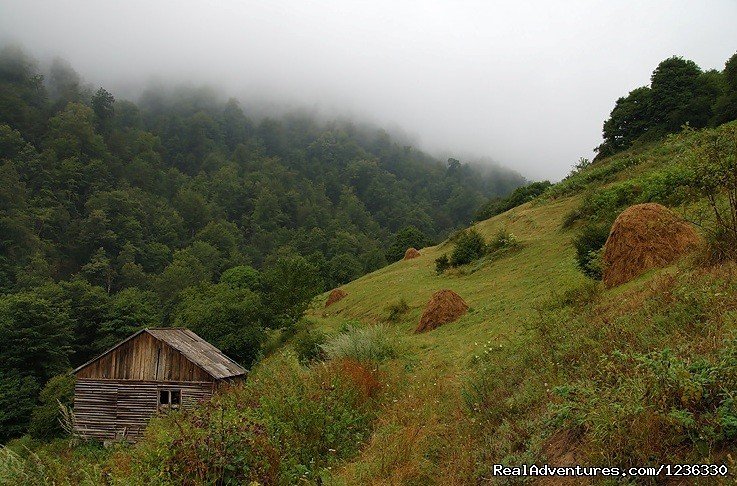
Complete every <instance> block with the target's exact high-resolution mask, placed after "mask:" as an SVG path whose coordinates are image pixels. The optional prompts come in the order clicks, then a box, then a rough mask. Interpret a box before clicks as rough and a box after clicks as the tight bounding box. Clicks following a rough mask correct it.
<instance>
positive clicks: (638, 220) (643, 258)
mask: <svg viewBox="0 0 737 486" xmlns="http://www.w3.org/2000/svg"><path fill="white" fill-rule="evenodd" d="M700 241H701V238H700V236H699V234H698V233H697V232H696V230H694V229H693V228H692V227H691V225H689V224H688V223H687V222H686V221H684V220H682V219H681V218H679V217H678V216H677V215H676V214H674V213H673V212H672V211H670V210H669V209H668V208H666V207H665V206H661V205H660V204H653V203H648V204H636V205H634V206H630V207H629V208H627V209H625V210H624V211H623V212H622V214H620V215H619V216H618V217H617V219H616V220H615V221H614V225H612V230H611V232H610V233H609V238H608V239H607V241H606V244H605V245H604V256H603V261H602V266H603V280H604V284H605V285H606V286H607V287H614V286H615V285H619V284H622V283H625V282H629V281H630V280H632V279H633V278H635V277H637V276H639V275H642V274H643V273H645V272H646V271H647V270H650V269H652V268H658V267H664V266H667V265H669V264H671V263H673V262H674V261H676V260H677V259H678V258H679V257H681V256H682V255H684V254H685V253H687V252H688V251H690V250H692V249H693V248H694V247H696V246H697V245H698V244H699V242H700Z"/></svg>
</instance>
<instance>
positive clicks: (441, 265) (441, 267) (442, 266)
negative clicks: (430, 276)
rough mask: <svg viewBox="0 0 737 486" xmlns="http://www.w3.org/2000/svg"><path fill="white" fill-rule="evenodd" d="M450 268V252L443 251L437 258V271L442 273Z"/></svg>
mask: <svg viewBox="0 0 737 486" xmlns="http://www.w3.org/2000/svg"><path fill="white" fill-rule="evenodd" d="M449 268H450V260H449V259H448V254H447V253H443V254H442V255H441V256H439V257H438V258H436V259H435V272H436V273H437V274H438V275H440V274H441V273H443V272H445V271H446V270H447V269H449Z"/></svg>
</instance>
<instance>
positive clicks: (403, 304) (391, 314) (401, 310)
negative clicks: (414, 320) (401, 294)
mask: <svg viewBox="0 0 737 486" xmlns="http://www.w3.org/2000/svg"><path fill="white" fill-rule="evenodd" d="M386 310H387V312H388V315H387V317H386V320H387V321H388V322H397V321H399V319H400V318H401V317H402V316H403V315H405V314H406V313H407V312H409V304H407V301H406V300H404V298H401V299H399V300H398V301H396V302H394V303H392V304H389V305H388V306H386Z"/></svg>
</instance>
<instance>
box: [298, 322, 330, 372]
mask: <svg viewBox="0 0 737 486" xmlns="http://www.w3.org/2000/svg"><path fill="white" fill-rule="evenodd" d="M323 344H325V334H324V333H323V332H321V331H319V330H316V329H311V330H302V331H299V332H298V333H297V334H296V335H295V336H294V350H295V351H296V353H297V358H298V359H299V361H300V363H303V364H304V363H311V362H313V361H318V360H321V359H323V358H324V357H325V353H324V351H323V350H322V345H323Z"/></svg>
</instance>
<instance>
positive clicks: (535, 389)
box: [310, 133, 737, 484]
mask: <svg viewBox="0 0 737 486" xmlns="http://www.w3.org/2000/svg"><path fill="white" fill-rule="evenodd" d="M697 136H698V135H695V134H693V133H685V134H682V135H680V136H678V137H673V138H671V139H670V140H668V141H666V142H664V143H658V144H653V145H651V146H649V147H645V148H640V149H637V150H632V151H629V152H625V153H622V154H619V155H617V156H615V157H611V158H610V159H605V160H603V161H601V162H599V163H597V164H594V165H592V166H589V167H588V168H586V169H584V170H581V171H578V172H577V173H574V174H572V176H571V177H569V178H568V179H567V180H565V181H563V182H562V183H560V184H558V185H557V186H555V187H553V188H552V189H551V190H550V191H549V192H548V193H546V195H545V196H544V197H542V198H539V199H537V200H535V201H533V202H531V203H527V204H524V205H522V206H519V207H516V208H514V209H512V210H511V211H508V212H505V213H503V214H500V215H498V216H496V217H493V218H491V219H489V220H486V221H483V222H480V223H478V224H476V225H475V228H476V229H477V230H478V231H479V232H480V233H481V234H482V235H483V236H484V237H485V238H486V239H487V241H488V240H491V239H492V238H493V237H494V236H495V235H496V234H497V233H498V232H499V231H500V230H504V231H507V232H510V233H512V234H513V235H514V236H515V237H516V238H517V239H518V240H519V242H520V244H521V248H520V249H518V250H516V251H513V252H510V253H509V254H506V255H502V256H501V257H499V258H496V259H492V261H486V260H483V259H482V260H481V261H480V262H478V263H472V264H469V265H467V266H465V267H462V268H461V269H460V270H457V271H451V272H446V274H443V275H438V274H437V273H436V272H435V263H434V260H435V259H436V258H437V257H439V256H440V255H441V254H444V253H447V252H448V251H450V250H451V249H452V247H453V244H452V243H451V242H445V243H444V244H441V245H439V246H436V247H431V248H425V249H423V250H422V257H420V258H417V259H413V260H409V261H401V262H398V263H395V264H393V265H390V266H388V267H386V268H384V269H381V270H379V271H377V272H374V273H372V274H370V275H367V276H365V277H363V278H360V279H358V280H356V281H354V282H351V283H350V284H347V285H345V286H343V287H341V288H342V289H343V290H345V291H346V292H347V296H346V297H345V298H344V299H343V300H341V301H339V302H338V303H336V304H333V305H332V306H330V307H329V308H327V309H324V308H323V303H324V300H325V299H324V298H323V299H319V300H318V301H317V302H316V303H315V305H314V307H313V308H312V309H311V311H310V316H311V318H312V320H313V321H314V323H315V326H316V327H317V328H318V329H321V330H323V331H325V332H328V333H335V332H337V330H338V329H339V327H340V326H341V325H342V324H343V323H344V322H345V321H347V320H348V321H351V320H355V321H359V322H361V323H364V324H375V323H379V322H382V321H387V320H388V316H389V309H388V308H387V307H388V306H391V304H394V303H396V302H398V301H401V300H404V301H406V303H407V304H408V306H409V310H408V311H407V312H406V314H404V315H403V316H402V318H401V319H400V320H399V321H398V322H396V323H394V324H390V329H391V332H393V333H395V338H396V340H397V341H398V342H401V346H402V349H403V352H402V355H401V359H399V360H396V361H397V362H395V363H392V364H387V365H386V366H388V367H391V366H394V367H403V368H404V369H406V370H410V371H409V372H408V373H407V374H406V376H405V378H406V379H407V381H408V383H409V384H408V385H404V386H407V389H406V392H405V393H403V394H400V396H398V397H397V398H395V401H394V402H393V403H391V404H390V405H389V406H388V410H386V411H382V413H381V415H380V416H381V417H382V419H380V424H379V426H378V427H377V429H376V431H375V432H374V434H373V436H372V439H371V441H370V443H369V446H368V447H365V448H364V449H363V450H362V452H361V453H360V454H359V455H358V456H357V457H356V458H355V459H353V460H352V461H351V463H350V464H348V465H347V466H345V467H344V468H343V469H342V471H341V472H340V473H339V474H338V475H337V476H338V477H339V478H340V479H341V480H345V481H346V482H348V483H352V484H363V483H366V482H371V483H386V484H403V483H414V482H415V481H416V482H418V483H420V482H427V481H429V482H432V483H434V482H439V483H446V484H448V483H456V484H467V483H469V482H475V481H478V480H480V479H483V478H487V479H488V478H489V476H488V472H489V471H488V470H489V468H490V464H491V463H499V462H502V461H504V462H506V463H509V464H510V465H515V464H520V463H522V462H533V461H535V462H542V461H552V462H554V463H558V464H574V463H584V464H589V465H625V464H630V465H643V464H650V461H652V459H653V458H656V457H658V458H660V459H662V460H666V459H667V458H670V459H671V460H675V459H676V458H681V459H684V458H689V459H690V460H694V461H697V462H702V463H704V462H711V461H720V460H721V461H722V462H724V461H727V459H726V458H727V456H726V454H727V453H728V452H729V451H730V450H732V447H733V446H732V445H731V443H730V440H731V439H730V437H732V436H731V435H730V432H729V431H728V430H727V429H729V426H728V425H726V422H728V420H726V419H725V417H726V415H729V414H730V413H731V412H729V411H727V410H726V408H725V407H722V409H721V410H720V411H719V412H716V413H715V414H716V415H718V416H720V418H717V419H715V420H712V421H711V422H710V419H712V418H713V417H707V415H709V414H710V413H711V412H710V411H708V410H706V409H708V408H709V406H711V405H708V404H705V403H701V402H700V401H699V400H700V399H694V400H693V401H689V399H684V398H682V397H681V398H679V399H678V400H676V401H677V402H679V403H678V404H676V405H674V404H669V405H668V406H667V407H665V408H664V409H663V410H662V412H663V413H662V414H660V415H665V416H668V415H671V417H670V419H672V420H670V422H669V421H668V417H666V420H665V423H660V422H661V419H663V417H660V416H658V413H656V412H657V408H658V407H657V405H656V404H657V402H659V401H670V398H672V396H671V394H678V393H681V392H682V391H683V389H686V390H689V389H693V393H694V394H696V395H699V394H702V393H703V394H707V390H705V388H707V387H706V386H705V385H704V384H703V383H702V384H699V383H697V382H698V381H699V376H700V375H699V374H698V372H696V371H694V370H692V369H690V368H689V366H691V365H693V364H694V363H696V365H697V366H696V367H697V368H698V363H700V362H701V360H706V361H707V362H710V363H712V365H711V366H712V368H711V371H710V373H711V372H712V371H713V372H714V373H716V374H717V375H718V374H719V372H716V371H714V369H716V368H719V366H720V365H714V364H713V362H714V361H718V362H720V363H721V366H722V367H723V368H724V369H722V370H721V371H720V372H724V373H726V374H728V375H730V376H732V375H731V374H733V373H734V372H735V369H734V367H733V364H734V362H733V361H729V360H728V359H727V361H724V360H725V358H724V357H723V355H724V354H725V353H726V354H729V353H731V352H733V351H734V349H735V348H734V345H733V343H732V342H731V341H730V338H731V332H732V331H733V330H734V329H735V323H736V322H737V321H736V320H735V314H734V312H733V311H732V306H733V305H734V303H735V294H734V290H735V283H736V282H735V278H734V267H733V266H731V264H725V265H721V266H715V267H710V268H709V269H708V270H705V269H703V268H698V266H697V265H695V264H694V262H693V261H692V260H689V259H686V260H685V261H683V262H681V263H680V264H679V265H674V266H672V267H670V268H666V269H662V270H657V271H651V272H649V273H647V274H646V275H644V276H642V277H640V278H639V279H636V280H635V281H633V282H630V283H628V284H626V285H623V286H620V287H617V288H614V289H610V290H604V289H603V288H601V287H600V285H598V284H596V283H594V282H593V281H591V280H588V279H586V278H585V277H584V276H583V274H582V273H581V272H580V271H579V270H578V269H577V268H576V265H575V259H574V249H573V245H572V243H571V241H572V239H573V238H574V237H575V235H576V234H577V232H578V228H579V227H580V225H581V224H582V223H580V222H575V221H574V222H573V223H570V220H571V219H574V220H575V219H581V217H580V216H576V215H577V214H579V213H581V212H582V208H583V210H584V211H585V210H590V205H591V204H592V203H591V201H592V200H593V201H597V200H598V199H597V198H599V199H603V200H607V196H608V195H609V194H612V193H614V194H616V193H618V191H620V189H621V187H623V186H624V187H633V188H634V189H633V190H632V191H631V194H630V195H628V196H627V197H625V198H622V199H621V200H619V201H618V202H617V203H614V204H611V205H610V206H611V207H607V208H606V210H601V211H600V213H602V214H604V216H602V217H604V219H606V217H607V216H606V215H605V213H607V210H611V211H613V212H614V213H615V214H616V212H618V211H617V210H618V209H619V208H621V207H624V206H626V205H627V204H630V203H634V202H641V201H644V200H646V198H647V200H655V201H659V202H663V203H668V202H669V201H670V202H672V201H675V200H679V199H678V195H677V194H678V192H679V182H678V179H677V178H675V177H673V174H678V173H680V171H682V170H683V163H684V160H685V159H686V158H688V157H689V156H690V154H691V148H690V147H691V145H692V143H693V141H694V137H697ZM662 181H665V184H669V186H667V187H659V186H658V185H659V184H661V185H663V182H662ZM643 194H644V195H645V196H644V197H643ZM649 194H655V196H650V195H649ZM679 202H680V203H681V204H679V205H678V207H676V208H675V210H676V211H677V212H679V213H680V214H682V215H685V216H690V217H692V220H693V216H694V215H696V214H702V211H700V209H701V208H702V204H703V201H701V200H699V199H698V198H685V197H683V198H681V199H680V200H679ZM572 215H573V216H572ZM565 221H569V222H568V223H564V222H565ZM699 222H700V223H702V224H708V222H707V221H704V220H703V219H702V220H699ZM564 227H567V229H564ZM446 288H447V289H451V290H454V291H455V292H457V293H458V294H460V295H461V296H462V297H463V298H464V299H465V300H466V302H467V303H468V304H469V306H470V309H469V313H468V314H467V315H466V316H464V317H462V318H461V319H460V320H458V321H457V322H455V323H452V324H447V325H445V326H442V327H441V328H439V329H437V330H434V331H431V332H428V333H424V334H419V335H416V334H413V330H414V328H415V327H416V325H417V322H418V320H419V317H420V315H421V313H422V309H423V307H424V306H425V304H426V303H427V301H428V300H429V297H430V295H431V294H432V293H433V292H434V291H436V290H439V289H446ZM716 289H720V290H721V292H720V291H718V290H716ZM707 343H708V344H707ZM664 350H670V351H664ZM725 350H726V351H725ZM671 351H672V352H673V353H675V356H676V357H675V358H673V362H670V361H667V360H666V361H667V365H664V366H666V368H667V369H669V370H672V369H675V368H678V367H679V366H680V367H681V368H682V369H680V371H681V372H682V373H683V374H682V376H680V378H678V379H680V380H683V382H682V383H670V385H669V386H666V387H664V389H662V390H658V389H653V390H651V392H652V393H653V394H654V395H655V396H651V397H648V396H647V393H646V392H645V391H644V390H642V389H641V388H642V386H644V385H643V384H642V383H639V382H640V381H642V380H646V379H650V378H652V377H650V376H649V375H648V370H647V369H646V368H647V365H646V364H643V362H644V360H645V359H646V357H647V359H652V360H657V357H654V356H655V355H657V353H662V352H665V353H666V354H667V353H668V352H671ZM628 353H629V354H628ZM653 353H655V354H653ZM720 353H721V354H720ZM620 355H627V356H626V357H623V358H622V360H623V361H625V362H624V363H616V364H615V361H617V359H619V357H620ZM717 355H719V356H721V357H715V356H717ZM668 359H670V358H668ZM679 359H681V360H682V361H678V360H679ZM720 359H721V360H722V361H719V360H720ZM628 360H629V362H627V361H628ZM638 360H639V364H636V363H633V361H634V362H637V361H638ZM604 364H607V365H610V366H612V370H610V371H611V373H610V374H609V375H607V376H601V375H602V372H601V369H600V368H599V367H600V366H602V365H604ZM658 364H661V365H662V363H658ZM658 364H654V365H653V366H654V367H657V366H658ZM615 367H616V368H615ZM643 368H645V369H643ZM665 374H668V373H667V372H665ZM709 376H711V378H712V379H713V381H714V382H719V378H714V376H713V374H712V375H709ZM660 378H663V377H662V376H658V377H656V378H654V379H655V381H658V380H659V379H660ZM608 379H614V381H615V382H616V383H617V386H620V387H621V388H622V389H621V390H619V391H618V392H617V393H620V394H621V396H620V397H619V399H620V400H622V404H623V405H624V404H626V403H627V401H628V400H631V401H632V404H633V407H635V408H637V407H638V406H639V407H641V408H643V409H645V410H646V411H647V413H646V414H640V413H638V412H633V413H632V414H631V415H628V416H624V415H619V416H618V415H617V410H616V407H617V405H618V403H617V399H615V398H612V399H611V403H612V407H611V409H607V407H605V406H603V405H602V404H597V403H595V400H594V399H593V398H592V397H587V398H586V399H583V403H577V402H576V400H575V399H572V398H571V397H570V396H566V394H567V393H569V392H570V390H569V389H567V387H573V386H582V384H585V385H586V386H587V387H588V388H586V389H585V390H584V392H590V393H591V394H596V393H603V390H600V389H599V387H600V386H602V385H604V384H605V382H606V380H608ZM722 379H723V380H726V381H723V382H721V383H718V384H715V383H711V385H713V386H714V387H716V388H719V387H722V388H723V387H724V386H725V383H728V382H729V378H724V377H722ZM627 380H630V381H631V382H638V386H634V385H633V383H628V382H627ZM674 380H675V379H674ZM675 381H676V382H677V381H678V380H675ZM390 386H395V384H390ZM556 387H559V389H556ZM638 387H639V388H638ZM632 388H635V389H634V390H633V389H632ZM711 392H712V393H714V394H718V392H716V391H714V390H711ZM658 393H660V395H658ZM630 394H633V395H634V396H633V395H630ZM615 395H616V393H615ZM669 397H670V398H669ZM709 400H714V397H710V398H709ZM696 402H699V403H696ZM635 404H636V405H635ZM722 405H723V403H722ZM586 407H589V408H586ZM700 407H704V408H705V409H700ZM728 407H729V406H728ZM728 407H727V408H728ZM730 410H731V409H730ZM574 412H575V413H574ZM651 412H652V414H651ZM680 412H683V413H684V416H685V417H686V418H683V417H679V416H678V414H679V413H680ZM587 413H599V414H601V416H600V417H598V418H591V417H587V416H586V415H587ZM576 414H578V415H577V416H576ZM720 414H721V415H720ZM627 419H629V420H632V421H633V422H632V423H631V424H630V426H631V428H630V429H628V428H627V425H624V424H616V423H609V428H610V429H611V430H604V426H606V425H607V421H608V420H609V421H611V422H616V421H618V420H627ZM679 419H682V421H681V422H679V421H678V420H679ZM692 420H695V421H699V420H701V421H702V422H701V423H700V424H698V425H696V424H694V423H691V421H692ZM720 420H721V422H720ZM647 421H649V422H648V423H646V422H647ZM481 422H485V423H481ZM714 422H715V423H716V425H715V423H714ZM707 423H708V426H707ZM712 425H713V426H714V427H715V428H717V429H720V427H721V429H720V431H721V432H719V431H713V430H712V434H713V436H712V437H710V438H708V439H706V438H704V439H703V440H701V441H699V440H693V436H694V433H695V432H696V431H697V430H698V429H699V427H705V428H709V427H710V426H712ZM638 427H639V430H638ZM660 427H665V428H666V431H665V432H662V433H660V434H657V433H653V432H655V431H657V430H658V429H659V428H660ZM615 429H616V430H615ZM710 430H711V429H710ZM633 431H639V433H640V434H647V433H653V437H657V438H658V439H654V440H653V442H646V443H643V442H638V441H639V440H640V439H641V437H636V436H628V435H627V434H628V433H631V432H633ZM720 433H721V434H722V435H721V436H719V434H720ZM697 435H698V434H697ZM717 436H719V437H717ZM700 437H702V438H703V435H701V436H700ZM613 439H616V440H617V441H618V442H619V443H617V444H615V443H609V444H606V443H602V441H603V442H606V441H612V442H613ZM658 440H662V441H663V442H662V443H657V442H658ZM707 442H708V443H709V444H708V446H707V445H705V444H706V443H707ZM389 451H390V452H389ZM391 456H394V459H391V460H389V464H387V460H388V457H391ZM400 458H403V459H400ZM638 460H639V461H640V462H638ZM439 478H441V480H439Z"/></svg>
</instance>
